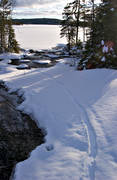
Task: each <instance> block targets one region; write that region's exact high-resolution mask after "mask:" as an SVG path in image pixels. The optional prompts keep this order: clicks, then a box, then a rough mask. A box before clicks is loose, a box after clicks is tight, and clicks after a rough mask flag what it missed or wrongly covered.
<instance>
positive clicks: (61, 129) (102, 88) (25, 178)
mask: <svg viewBox="0 0 117 180" xmlns="http://www.w3.org/2000/svg"><path fill="white" fill-rule="evenodd" d="M5 59H6V60H5V61H1V62H0V80H4V81H5V82H6V84H7V85H8V86H9V87H10V91H15V90H17V89H19V88H20V89H21V91H23V92H24V97H25V101H24V102H23V103H22V104H21V105H20V106H19V107H18V108H19V109H21V110H22V111H25V112H26V113H28V114H31V115H32V116H33V117H34V119H35V120H36V122H37V123H38V124H39V125H40V126H41V127H43V128H44V129H46V131H47V136H46V143H45V144H42V145H41V146H39V147H37V148H36V149H35V150H34V151H33V152H32V153H31V155H30V157H29V158H28V159H27V160H25V161H23V162H21V163H19V164H17V166H16V170H15V178H14V180H116V179H117V140H116V138H117V130H116V129H117V71H116V70H109V69H95V70H84V71H75V70H74V68H73V67H70V66H69V65H68V64H65V62H66V59H61V60H60V62H59V63H57V64H56V66H54V67H51V68H45V69H44V68H43V69H41V68H40V69H31V70H20V71H19V70H17V69H16V68H15V66H11V65H8V64H7V62H8V57H6V58H5Z"/></svg>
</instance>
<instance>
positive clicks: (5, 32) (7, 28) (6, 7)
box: [0, 0, 19, 53]
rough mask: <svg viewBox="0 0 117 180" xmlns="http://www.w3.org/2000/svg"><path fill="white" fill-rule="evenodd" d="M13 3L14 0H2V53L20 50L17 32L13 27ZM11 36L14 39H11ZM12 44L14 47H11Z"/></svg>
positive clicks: (0, 44)
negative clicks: (16, 38) (16, 37)
mask: <svg viewBox="0 0 117 180" xmlns="http://www.w3.org/2000/svg"><path fill="white" fill-rule="evenodd" d="M12 3H13V0H1V1H0V52H1V53H2V52H18V51H19V46H18V43H17V42H16V40H15V33H14V30H13V28H12V20H11V12H12ZM10 33H11V34H10ZM11 38H12V41H9V40H10V39H11ZM13 41H14V42H13ZM10 43H11V44H12V45H11V44H10ZM13 44H14V46H13ZM10 46H12V48H9V47H10Z"/></svg>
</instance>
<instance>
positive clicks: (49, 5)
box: [13, 0, 71, 18]
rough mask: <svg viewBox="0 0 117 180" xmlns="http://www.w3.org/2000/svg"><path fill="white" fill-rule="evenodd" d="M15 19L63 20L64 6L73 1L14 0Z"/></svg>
mask: <svg viewBox="0 0 117 180" xmlns="http://www.w3.org/2000/svg"><path fill="white" fill-rule="evenodd" d="M14 1H15V7H14V11H13V17H14V18H17V17H18V18H23V17H24V18H25V17H26V18H33V17H34V18H35V17H36V18H40V17H47V18H49V17H50V18H62V11H63V8H64V6H65V5H66V4H67V3H68V1H69V2H71V0H14Z"/></svg>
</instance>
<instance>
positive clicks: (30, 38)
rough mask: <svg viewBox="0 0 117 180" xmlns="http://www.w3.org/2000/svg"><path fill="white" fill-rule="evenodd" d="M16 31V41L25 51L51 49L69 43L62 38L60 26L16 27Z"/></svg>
mask: <svg viewBox="0 0 117 180" xmlns="http://www.w3.org/2000/svg"><path fill="white" fill-rule="evenodd" d="M14 29H15V34H16V39H17V41H18V43H19V44H20V46H21V47H22V48H24V49H34V50H40V49H50V48H52V47H55V46H56V45H57V44H58V43H60V44H65V43H67V42H66V39H65V38H60V26H57V25H51V26H50V25H20V26H19V25H15V26H14ZM43 37H44V38H43ZM30 42H31V43H30Z"/></svg>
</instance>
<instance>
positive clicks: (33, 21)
mask: <svg viewBox="0 0 117 180" xmlns="http://www.w3.org/2000/svg"><path fill="white" fill-rule="evenodd" d="M12 21H13V24H48V25H60V24H61V21H62V20H60V19H51V18H36V19H12Z"/></svg>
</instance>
